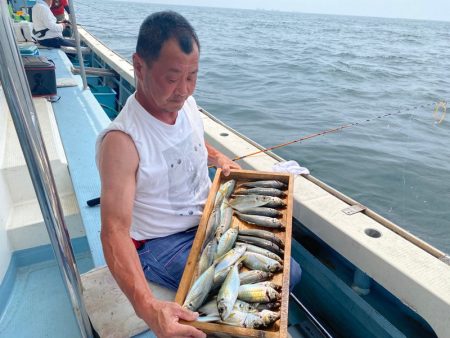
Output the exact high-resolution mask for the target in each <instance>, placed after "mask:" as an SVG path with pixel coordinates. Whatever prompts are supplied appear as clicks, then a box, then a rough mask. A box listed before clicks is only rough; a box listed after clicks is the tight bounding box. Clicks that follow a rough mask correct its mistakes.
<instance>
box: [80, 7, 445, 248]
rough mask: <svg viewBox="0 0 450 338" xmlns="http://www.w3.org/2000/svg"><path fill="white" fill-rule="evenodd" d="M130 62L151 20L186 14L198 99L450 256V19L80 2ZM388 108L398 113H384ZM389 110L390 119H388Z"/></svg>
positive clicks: (95, 27)
mask: <svg viewBox="0 0 450 338" xmlns="http://www.w3.org/2000/svg"><path fill="white" fill-rule="evenodd" d="M75 5H76V8H77V11H78V13H77V15H78V22H79V23H80V24H83V25H85V26H86V28H87V29H88V30H89V31H90V32H92V33H93V34H94V35H96V36H97V37H98V38H100V39H101V40H102V41H103V42H104V43H105V44H106V45H108V46H109V47H110V48H112V49H114V50H115V51H116V52H118V53H119V54H121V55H123V56H124V57H125V58H127V59H129V60H130V59H131V55H132V53H133V51H134V49H135V45H136V38H137V32H138V29H139V25H140V24H141V22H142V20H143V19H144V18H145V17H146V16H147V15H148V14H150V13H152V12H155V11H159V10H165V9H170V10H175V11H177V12H179V13H181V14H182V15H184V16H185V17H186V18H187V19H188V20H189V21H190V22H191V23H192V25H193V26H194V27H195V29H196V30H197V33H198V36H199V39H200V43H201V58H200V72H199V75H198V85H197V90H196V93H195V97H196V99H197V102H198V104H199V105H200V106H202V107H203V108H205V109H206V110H208V111H209V112H211V113H213V114H214V115H215V116H216V117H218V118H219V119H221V120H222V121H224V122H225V123H227V124H228V125H230V126H231V127H233V128H234V129H236V130H238V131H239V132H241V133H243V134H245V135H246V136H248V137H250V138H252V139H253V140H255V141H256V142H258V143H259V144H261V145H263V146H265V147H270V146H273V145H276V144H279V143H283V142H287V141H291V140H294V139H298V138H301V137H303V136H307V135H310V134H313V133H317V132H321V131H324V130H328V129H330V128H336V127H339V126H342V125H346V124H349V123H360V124H358V125H353V126H351V127H349V128H346V129H343V130H341V131H340V132H337V133H330V134H326V135H323V136H319V137H314V138H312V139H309V140H306V141H303V142H299V143H296V144H293V145H291V146H287V147H285V148H280V149H279V150H276V151H275V153H277V154H279V155H280V156H282V157H283V158H285V159H287V160H296V161H298V162H299V163H300V164H301V165H302V166H305V167H307V168H309V170H310V171H311V174H312V175H314V176H315V177H317V178H319V179H320V180H322V181H324V182H326V183H327V184H329V185H331V186H332V187H334V188H336V189H338V190H340V191H342V192H343V193H345V194H347V195H349V196H350V197H352V198H354V199H356V200H357V201H359V202H360V203H362V204H364V205H366V206H368V207H370V208H371V209H373V210H374V211H376V212H378V213H379V214H381V215H382V216H384V217H386V218H388V219H390V220H391V221H393V222H395V223H397V224H398V225H400V226H402V227H404V228H405V229H407V230H408V231H410V232H412V233H413V234H415V235H417V236H418V237H420V238H422V239H424V240H425V241H428V242H430V243H431V244H432V245H434V246H436V247H437V248H439V249H440V250H443V251H445V252H447V253H450V211H449V210H450V114H449V116H448V117H447V118H446V119H444V121H443V122H442V123H440V124H439V123H437V122H436V118H435V116H433V110H434V107H435V103H436V102H437V101H439V100H448V101H450V22H436V21H416V20H405V19H385V18H371V17H351V16H331V15H316V14H303V13H295V12H279V11H263V10H241V9H218V8H207V7H187V6H168V5H155V4H150V3H146V2H145V1H141V2H132V1H112V0H104V1H101V2H91V1H88V0H77V1H76V3H75ZM384 115H387V116H384ZM379 116H384V117H382V118H378V117H379Z"/></svg>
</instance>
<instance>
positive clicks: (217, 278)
mask: <svg viewBox="0 0 450 338" xmlns="http://www.w3.org/2000/svg"><path fill="white" fill-rule="evenodd" d="M232 268H233V265H230V266H228V267H226V268H225V269H222V270H220V271H217V272H216V273H215V274H214V281H213V286H212V288H211V293H214V292H217V290H219V289H220V287H221V286H222V284H223V281H224V280H225V278H227V276H228V273H229V272H230V270H231V269H232Z"/></svg>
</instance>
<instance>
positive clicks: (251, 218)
mask: <svg viewBox="0 0 450 338" xmlns="http://www.w3.org/2000/svg"><path fill="white" fill-rule="evenodd" d="M236 216H237V217H238V218H239V219H240V220H242V221H244V222H247V223H250V224H256V225H259V226H262V227H267V228H274V229H282V228H284V225H283V223H282V222H281V221H280V220H279V219H278V218H272V217H267V216H257V215H246V214H242V213H240V212H238V211H236Z"/></svg>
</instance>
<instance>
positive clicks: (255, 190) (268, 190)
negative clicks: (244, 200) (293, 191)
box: [234, 188, 286, 197]
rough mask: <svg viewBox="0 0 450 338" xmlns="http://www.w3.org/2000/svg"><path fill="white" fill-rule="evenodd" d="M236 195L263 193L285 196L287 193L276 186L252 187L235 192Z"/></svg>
mask: <svg viewBox="0 0 450 338" xmlns="http://www.w3.org/2000/svg"><path fill="white" fill-rule="evenodd" d="M234 194H235V195H263V196H275V197H283V196H286V194H285V193H284V192H283V191H281V190H278V189H276V188H250V189H242V190H237V191H235V192H234Z"/></svg>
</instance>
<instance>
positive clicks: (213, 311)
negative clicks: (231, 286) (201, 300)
mask: <svg viewBox="0 0 450 338" xmlns="http://www.w3.org/2000/svg"><path fill="white" fill-rule="evenodd" d="M197 312H198V313H200V314H204V315H208V316H216V315H217V316H219V310H218V309H217V297H213V298H212V299H211V300H210V301H208V302H207V303H205V304H203V305H202V306H201V307H199V308H198V310H197ZM219 319H220V318H219Z"/></svg>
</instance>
